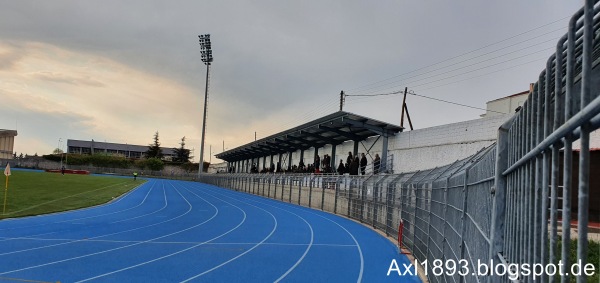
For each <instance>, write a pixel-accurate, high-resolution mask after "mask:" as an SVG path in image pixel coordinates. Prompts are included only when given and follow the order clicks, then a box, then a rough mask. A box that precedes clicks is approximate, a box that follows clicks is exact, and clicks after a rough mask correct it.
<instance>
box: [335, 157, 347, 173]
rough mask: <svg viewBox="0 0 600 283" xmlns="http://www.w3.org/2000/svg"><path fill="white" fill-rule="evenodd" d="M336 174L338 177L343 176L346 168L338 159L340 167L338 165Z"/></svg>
mask: <svg viewBox="0 0 600 283" xmlns="http://www.w3.org/2000/svg"><path fill="white" fill-rule="evenodd" d="M337 172H338V174H340V175H344V173H346V166H344V161H343V160H341V159H340V165H338V168H337Z"/></svg>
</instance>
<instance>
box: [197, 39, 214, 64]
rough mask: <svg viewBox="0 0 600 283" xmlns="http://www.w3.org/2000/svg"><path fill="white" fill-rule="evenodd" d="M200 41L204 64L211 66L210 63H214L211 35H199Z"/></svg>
mask: <svg viewBox="0 0 600 283" xmlns="http://www.w3.org/2000/svg"><path fill="white" fill-rule="evenodd" d="M198 39H199V42H200V54H201V56H202V62H204V64H206V65H210V63H211V62H212V61H213V57H212V50H211V43H210V34H203V35H198Z"/></svg>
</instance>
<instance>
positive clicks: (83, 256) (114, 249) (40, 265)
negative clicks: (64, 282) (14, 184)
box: [0, 189, 218, 275]
mask: <svg viewBox="0 0 600 283" xmlns="http://www.w3.org/2000/svg"><path fill="white" fill-rule="evenodd" d="M175 191H177V193H178V194H179V195H180V196H181V197H182V198H183V199H184V200H185V201H186V202H187V203H188V205H189V206H190V207H189V209H188V211H187V212H186V213H184V214H182V215H179V216H177V217H175V218H172V219H170V220H167V221H163V222H160V223H156V224H153V225H149V226H154V225H158V224H162V223H165V222H169V221H173V220H175V219H177V218H180V217H182V216H184V215H186V214H188V213H189V212H190V211H191V210H192V205H191V204H190V203H189V202H188V201H187V199H185V197H184V196H183V195H181V193H180V192H179V191H178V190H177V189H175ZM217 214H218V211H216V212H215V214H214V215H213V217H211V218H210V219H208V220H206V221H204V222H202V223H200V224H198V225H194V226H192V227H189V228H186V229H183V230H180V231H177V232H174V233H170V234H167V235H164V236H161V237H157V238H154V239H150V240H147V241H143V242H139V243H135V244H131V245H126V246H123V247H118V248H113V249H108V250H104V251H100V252H95V253H91V254H85V255H81V256H77V257H72V258H67V259H63V260H58V261H53V262H48V263H44V264H38V265H34V266H29V267H25V268H21V269H15V270H10V271H5V272H2V273H0V275H3V274H8V273H14V272H19V271H23V270H29V269H34V268H38V267H43V266H48V265H53V264H57V263H62V262H67V261H71V260H75V259H80V258H85V257H90V256H94V255H99V254H103V253H107V252H111V251H116V250H120V249H125V248H129V247H132V246H136V245H140V244H143V243H146V242H151V241H153V240H157V239H162V238H165V237H168V236H172V235H175V234H178V233H181V232H184V231H187V230H190V229H193V228H195V227H197V226H200V225H202V224H204V223H207V222H208V221H210V220H212V219H213V218H214V217H215V216H216V215H217ZM134 230H137V229H134ZM79 242H81V241H79Z"/></svg>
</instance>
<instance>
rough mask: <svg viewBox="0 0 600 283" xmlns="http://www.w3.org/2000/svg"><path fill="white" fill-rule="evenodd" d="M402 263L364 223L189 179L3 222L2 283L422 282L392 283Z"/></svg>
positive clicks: (404, 278) (407, 278)
mask: <svg viewBox="0 0 600 283" xmlns="http://www.w3.org/2000/svg"><path fill="white" fill-rule="evenodd" d="M394 259H395V260H396V261H397V263H398V265H399V267H400V268H403V264H406V265H407V266H408V265H409V261H408V259H407V258H406V257H404V256H402V255H399V254H398V249H397V248H396V246H395V245H394V244H392V243H391V242H390V241H388V240H387V239H385V238H384V237H382V236H380V235H379V234H377V233H376V232H374V231H373V230H371V229H369V228H368V227H365V226H363V225H361V224H358V223H356V222H354V221H351V220H348V219H345V218H342V217H339V216H336V215H332V214H329V213H325V212H321V211H317V210H313V209H309V208H305V207H301V206H297V205H293V204H289V203H283V202H279V201H276V200H271V199H267V198H263V197H259V196H254V195H249V194H246V193H241V192H235V191H230V190H226V189H223V188H219V187H215V186H211V185H206V184H200V183H193V182H183V181H171V180H156V179H150V180H149V181H148V182H147V183H145V184H143V185H142V186H140V187H138V188H137V189H135V190H133V191H132V192H130V193H129V194H126V195H124V196H123V197H121V198H119V199H117V200H115V201H113V202H111V203H109V204H106V205H101V206H97V207H92V208H88V209H82V210H77V211H70V212H66V213H58V214H51V215H43V216H36V217H27V218H22V219H8V220H3V221H0V282H23V281H24V280H27V281H29V282H57V281H60V282H63V283H64V282H86V281H100V282H188V281H199V282H278V281H282V282H361V281H362V282H420V280H419V279H418V278H417V277H416V276H408V275H407V276H398V273H397V272H392V273H391V274H390V276H387V271H388V269H389V267H390V264H391V262H392V260H394ZM412 272H413V273H414V271H412Z"/></svg>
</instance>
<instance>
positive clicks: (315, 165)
mask: <svg viewBox="0 0 600 283" xmlns="http://www.w3.org/2000/svg"><path fill="white" fill-rule="evenodd" d="M317 156H319V148H318V147H316V146H315V157H313V166H314V167H315V170H321V168H317V164H315V158H316V157H317ZM313 173H314V172H313Z"/></svg>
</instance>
